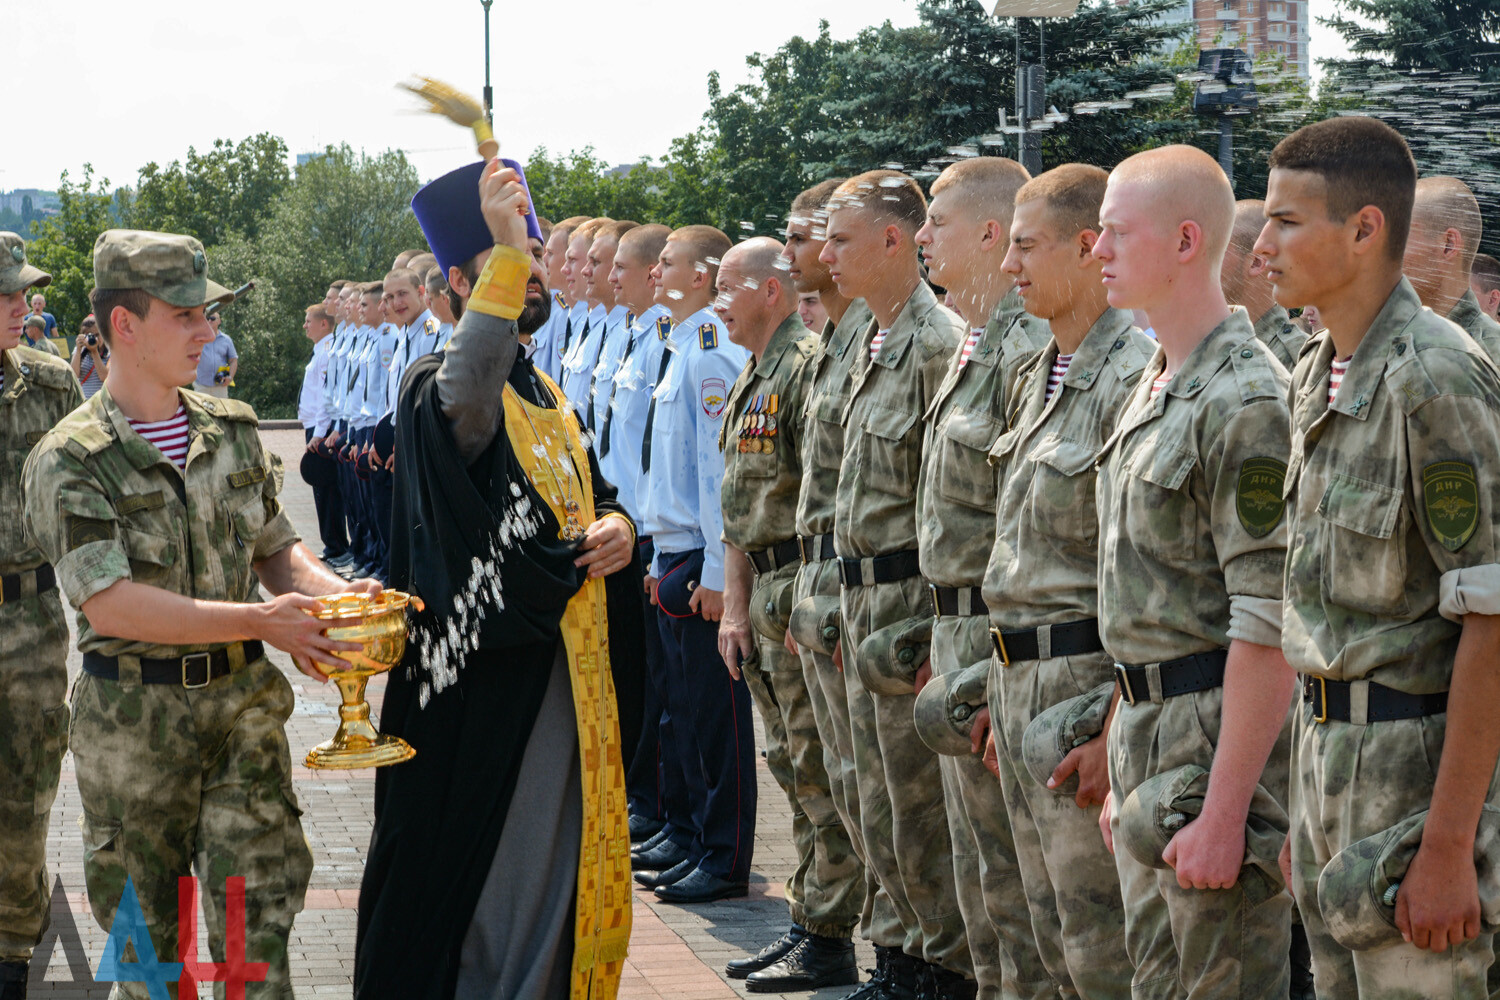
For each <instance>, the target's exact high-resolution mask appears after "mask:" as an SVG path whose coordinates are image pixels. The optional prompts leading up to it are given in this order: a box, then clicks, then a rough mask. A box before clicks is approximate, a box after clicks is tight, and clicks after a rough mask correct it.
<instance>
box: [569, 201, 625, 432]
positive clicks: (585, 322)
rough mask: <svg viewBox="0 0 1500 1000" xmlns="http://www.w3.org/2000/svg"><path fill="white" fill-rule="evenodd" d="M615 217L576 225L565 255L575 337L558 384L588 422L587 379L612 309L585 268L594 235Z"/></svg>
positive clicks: (592, 367)
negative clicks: (592, 288)
mask: <svg viewBox="0 0 1500 1000" xmlns="http://www.w3.org/2000/svg"><path fill="white" fill-rule="evenodd" d="M613 221H614V220H613V219H590V220H589V221H588V222H585V223H584V224H583V225H581V226H579V227H578V228H577V229H575V230H574V231H573V239H572V240H571V241H569V243H568V252H567V256H566V257H565V258H564V259H563V273H564V274H565V275H566V276H567V282H568V287H569V288H570V289H572V291H573V300H574V302H575V305H574V307H573V311H572V312H573V314H574V316H573V340H572V343H571V344H570V345H569V347H568V351H567V353H566V354H564V355H563V359H562V380H561V381H560V382H559V383H558V384H559V385H560V386H562V390H563V395H565V396H567V397H568V402H569V403H571V404H572V405H573V408H574V409H575V410H577V411H578V416H579V419H580V420H581V421H584V422H585V423H586V422H587V418H586V417H585V412H586V409H587V407H586V405H585V404H586V402H587V399H588V388H589V386H588V383H589V379H590V378H591V377H592V376H593V373H594V363H595V362H596V361H597V360H598V359H599V342H600V341H601V340H603V339H604V318H605V316H607V315H608V314H609V310H607V309H606V308H604V304H603V303H602V302H601V301H600V300H599V299H598V298H596V297H595V296H594V294H593V293H592V292H591V291H589V282H588V278H587V277H586V276H585V275H584V273H583V270H584V267H585V266H586V265H587V264H588V256H589V247H591V246H593V243H594V237H595V236H596V235H598V233H599V230H601V229H603V228H604V227H605V226H607V225H609V224H610V223H611V222H613ZM580 310H581V312H580Z"/></svg>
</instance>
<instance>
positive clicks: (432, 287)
mask: <svg viewBox="0 0 1500 1000" xmlns="http://www.w3.org/2000/svg"><path fill="white" fill-rule="evenodd" d="M422 284H424V285H426V286H427V294H429V295H442V294H445V293H446V292H447V291H448V276H447V275H446V274H444V273H443V269H442V268H440V267H434V268H432V269H430V270H429V271H428V272H427V277H426V278H425V279H423V281H422Z"/></svg>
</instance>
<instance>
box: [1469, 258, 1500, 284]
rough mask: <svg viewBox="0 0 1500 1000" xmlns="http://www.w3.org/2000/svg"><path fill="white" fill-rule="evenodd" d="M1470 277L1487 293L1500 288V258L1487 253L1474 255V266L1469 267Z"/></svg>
mask: <svg viewBox="0 0 1500 1000" xmlns="http://www.w3.org/2000/svg"><path fill="white" fill-rule="evenodd" d="M1469 278H1470V279H1471V280H1472V281H1473V282H1474V283H1475V284H1477V285H1478V286H1479V287H1480V288H1482V289H1484V291H1485V292H1486V293H1489V292H1493V291H1495V290H1496V289H1500V260H1496V259H1495V258H1493V257H1491V256H1490V255H1489V254H1487V253H1476V254H1475V255H1474V266H1473V267H1471V268H1470V269H1469Z"/></svg>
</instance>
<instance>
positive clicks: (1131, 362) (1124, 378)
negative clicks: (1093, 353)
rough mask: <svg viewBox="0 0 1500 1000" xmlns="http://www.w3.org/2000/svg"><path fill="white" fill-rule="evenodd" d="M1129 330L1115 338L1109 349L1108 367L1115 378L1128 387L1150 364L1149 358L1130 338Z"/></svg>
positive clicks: (1132, 338) (1133, 339)
mask: <svg viewBox="0 0 1500 1000" xmlns="http://www.w3.org/2000/svg"><path fill="white" fill-rule="evenodd" d="M1130 334H1131V331H1130V330H1126V331H1125V332H1124V333H1122V334H1120V335H1119V336H1118V337H1116V338H1115V342H1114V343H1113V344H1112V345H1110V348H1109V366H1110V368H1111V369H1113V371H1114V373H1115V377H1116V378H1118V379H1119V380H1120V381H1121V382H1124V383H1125V384H1127V385H1129V384H1130V383H1133V382H1134V381H1135V380H1136V379H1137V378H1139V377H1140V374H1141V372H1143V371H1145V370H1146V366H1147V365H1148V364H1150V363H1151V358H1150V356H1148V355H1147V354H1146V352H1145V351H1142V350H1141V346H1140V344H1139V343H1137V342H1136V338H1135V337H1132V336H1131V335H1130Z"/></svg>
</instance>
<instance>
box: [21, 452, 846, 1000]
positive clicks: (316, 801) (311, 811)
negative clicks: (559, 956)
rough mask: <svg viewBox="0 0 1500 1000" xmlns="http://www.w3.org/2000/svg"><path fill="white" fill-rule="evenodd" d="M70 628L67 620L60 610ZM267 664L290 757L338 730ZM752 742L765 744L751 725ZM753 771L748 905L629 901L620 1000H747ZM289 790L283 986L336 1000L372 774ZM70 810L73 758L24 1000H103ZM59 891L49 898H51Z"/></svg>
mask: <svg viewBox="0 0 1500 1000" xmlns="http://www.w3.org/2000/svg"><path fill="white" fill-rule="evenodd" d="M263 436H264V438H265V440H266V443H267V444H268V445H269V446H270V447H271V448H272V449H273V450H274V451H276V452H277V453H278V454H280V455H281V457H282V458H283V460H284V461H285V463H286V468H287V480H286V487H285V490H284V491H283V494H282V499H283V501H284V502H285V504H286V507H287V510H288V512H289V513H290V515H291V517H292V521H293V523H295V524H296V526H297V528H298V530H299V531H301V532H302V534H303V537H304V538H306V539H307V540H308V541H309V544H311V545H313V546H314V550H315V551H316V550H317V549H319V548H321V543H320V542H319V541H318V540H317V516H316V514H315V512H314V510H313V503H312V491H311V490H310V489H309V488H308V487H307V485H306V484H305V483H303V482H302V479H301V477H300V476H299V475H298V474H297V468H298V462H299V460H300V454H301V451H302V440H303V438H302V433H301V431H298V430H265V431H263ZM69 621H70V622H71V621H72V613H71V611H70V612H69ZM271 659H272V662H274V663H276V664H277V665H278V666H279V667H280V668H281V670H282V671H283V672H284V673H285V674H286V676H287V677H288V678H289V679H290V680H291V682H292V686H293V687H294V688H295V689H296V692H297V708H296V710H295V712H294V713H293V715H292V719H291V722H290V723H289V725H288V736H289V738H290V741H291V746H292V755H293V757H294V758H295V757H296V756H297V755H298V754H299V753H301V752H303V751H305V750H306V749H307V748H309V747H311V746H313V745H314V744H316V743H318V742H320V741H322V740H324V739H326V738H327V737H328V736H330V735H332V733H333V729H334V726H335V725H336V724H337V720H338V714H337V706H338V701H339V699H338V694H337V691H336V690H335V689H334V687H333V685H332V684H328V685H322V684H318V683H317V682H315V681H313V680H312V679H310V678H308V677H305V676H304V675H302V674H301V673H299V672H298V671H297V670H296V668H295V667H293V666H292V663H291V660H290V659H289V658H288V657H287V656H286V655H285V654H283V653H281V652H279V651H274V652H273V653H272V657H271ZM79 669H80V657H79V655H78V653H77V651H76V650H74V651H72V652H71V653H70V655H69V657H68V674H69V677H70V678H71V677H76V676H77V673H78V671H79ZM384 690H385V685H384V680H383V678H376V679H375V680H374V681H372V682H371V684H370V685H369V693H370V702H371V704H372V705H373V706H374V707H375V709H376V711H377V713H378V711H379V708H380V702H381V699H382V697H383V696H384ZM756 740H757V743H758V744H759V745H761V746H764V735H763V733H762V731H761V724H760V719H759V718H757V719H756ZM757 760H758V761H759V768H758V778H759V783H760V786H759V787H760V816H759V822H758V823H757V825H756V831H755V867H754V871H753V873H752V875H751V884H750V895H749V897H748V898H746V899H736V900H725V901H722V902H718V903H711V904H707V905H701V906H693V907H683V906H672V905H669V904H666V903H661V902H658V901H657V900H656V898H655V897H654V896H652V895H651V894H650V893H649V892H643V891H639V890H638V891H637V893H636V902H635V913H634V921H635V923H634V933H633V935H632V937H631V944H630V957H629V960H628V962H627V965H626V969H625V974H624V978H623V980H622V983H621V989H620V996H621V998H622V1000H656V998H669V997H670V998H680V1000H711V998H733V997H734V996H736V995H737V994H738V995H740V996H750V995H751V994H749V993H748V992H746V991H745V989H744V985H743V983H741V982H737V981H732V980H728V979H726V978H724V976H723V968H724V963H725V962H727V961H729V960H730V959H733V958H739V957H741V956H743V955H746V954H752V953H754V952H756V951H758V950H759V949H760V948H761V947H762V946H763V945H764V944H766V943H767V942H769V941H771V940H773V939H774V938H775V937H776V936H777V935H779V934H780V933H781V932H782V931H783V930H785V928H786V925H787V921H788V918H787V912H786V902H785V898H784V896H783V894H782V886H783V884H784V882H785V879H786V877H787V875H788V874H789V873H790V872H791V871H792V869H793V868H794V867H795V856H794V854H793V850H792V842H791V835H790V830H791V825H790V822H789V819H788V814H787V806H786V799H785V797H784V796H783V795H782V793H781V791H780V789H778V788H777V787H776V784H775V782H774V781H773V780H772V779H771V776H770V773H769V772H768V771H767V770H766V767H765V761H764V759H762V758H759V757H757ZM397 766H399V765H397ZM295 781H296V790H297V796H298V798H299V799H300V801H301V804H302V808H303V817H302V820H303V824H304V827H305V829H306V831H307V836H308V839H309V840H310V841H311V842H312V848H313V855H314V858H315V859H316V867H315V868H314V870H313V876H312V883H311V886H310V888H309V890H308V893H307V906H306V908H305V909H304V910H303V911H302V913H301V915H299V916H298V917H297V922H296V925H295V926H294V928H293V930H292V939H291V962H292V975H293V980H292V981H293V985H294V987H295V989H296V991H297V995H298V996H300V997H329V998H334V1000H343V998H348V997H350V996H351V994H352V987H351V981H352V976H353V966H354V926H355V912H356V908H357V907H358V905H359V880H360V874H361V872H362V871H363V869H364V860H365V850H366V848H367V847H368V846H369V841H370V810H371V799H372V796H373V793H374V772H373V771H310V770H307V769H306V768H302V767H298V768H297V771H296V775H295ZM80 812H81V807H80V805H79V800H78V787H77V784H76V782H75V781H74V775H73V758H72V755H71V754H69V755H68V757H67V758H66V759H65V760H64V761H63V774H62V784H61V787H60V789H59V792H58V796H57V803H56V804H55V805H54V806H53V809H52V826H51V831H50V834H49V836H48V841H47V863H48V865H49V867H50V870H51V873H52V877H53V879H54V886H55V889H54V896H53V921H52V930H51V931H49V932H48V935H47V938H46V939H45V940H44V941H43V944H42V949H41V950H40V951H39V953H38V956H37V960H36V961H34V962H33V963H32V974H31V984H30V995H31V996H32V997H33V998H37V1000H65V998H68V1000H72V998H99V1000H103V998H105V997H107V996H108V994H109V987H108V984H95V983H93V981H92V970H93V969H94V968H96V967H97V966H98V963H99V958H100V955H101V954H102V952H103V948H104V941H105V937H106V934H105V932H104V931H103V930H101V929H100V928H99V927H98V926H97V925H96V924H95V922H94V919H93V916H92V914H91V913H90V911H89V908H88V900H87V898H86V894H85V889H84V881H83V858H82V843H81V840H80V834H79V816H80ZM59 882H60V891H58V890H57V888H56V886H57V884H58V883H59ZM198 926H199V941H200V945H199V948H200V956H201V957H202V958H205V959H206V958H207V957H208V956H207V952H208V949H207V945H206V944H205V943H204V940H203V930H202V928H203V926H204V924H203V922H202V920H201V917H200V920H199V924H198ZM859 954H860V964H861V966H863V967H870V966H872V965H873V964H874V960H873V956H872V953H871V952H870V949H869V946H868V945H866V944H864V943H861V944H860V952H859ZM164 958H165V957H164ZM200 991H201V995H202V996H204V997H208V996H211V993H210V992H209V987H208V986H207V985H204V986H201V987H200ZM847 991H848V987H839V988H835V989H828V990H823V991H820V992H819V993H816V994H795V995H797V996H816V997H818V998H820V1000H822V998H832V997H838V996H841V995H842V994H843V993H846V992H847ZM756 995H757V996H765V994H756Z"/></svg>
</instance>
